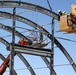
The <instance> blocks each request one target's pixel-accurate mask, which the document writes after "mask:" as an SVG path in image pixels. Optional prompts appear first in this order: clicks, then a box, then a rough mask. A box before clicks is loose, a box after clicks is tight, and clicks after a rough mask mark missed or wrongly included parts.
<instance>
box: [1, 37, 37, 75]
mask: <svg viewBox="0 0 76 75" xmlns="http://www.w3.org/2000/svg"><path fill="white" fill-rule="evenodd" d="M0 42H1V43H3V44H4V45H5V46H6V47H7V45H8V46H9V45H10V43H9V42H7V41H6V40H5V39H3V38H1V37H0ZM17 56H18V57H19V58H20V59H21V60H22V62H23V63H24V64H25V65H26V67H27V69H28V70H29V71H30V73H31V74H32V75H36V74H35V72H34V71H33V69H32V67H31V65H30V64H29V63H28V61H27V60H26V59H25V58H24V57H23V55H22V54H21V53H18V54H17ZM0 58H2V60H4V58H3V57H2V54H0ZM28 67H29V68H28Z"/></svg>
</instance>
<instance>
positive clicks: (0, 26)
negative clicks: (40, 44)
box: [0, 23, 57, 75]
mask: <svg viewBox="0 0 76 75" xmlns="http://www.w3.org/2000/svg"><path fill="white" fill-rule="evenodd" d="M0 28H2V29H4V30H6V31H8V32H12V30H13V29H12V28H11V27H9V26H6V25H4V24H2V23H0ZM15 33H16V35H17V36H18V37H20V38H21V37H25V36H24V35H23V34H21V36H20V35H18V34H19V32H18V31H15ZM1 41H3V44H5V45H6V46H7V45H8V46H9V43H8V42H7V41H6V40H4V39H2V38H1ZM5 42H6V43H5ZM18 56H22V55H20V54H18ZM21 58H22V59H24V58H23V56H22V57H20V59H21ZM41 58H42V59H43V60H44V62H45V63H46V65H47V67H48V68H49V69H50V65H49V64H50V63H49V61H48V60H47V58H45V57H41ZM23 62H24V63H26V64H27V65H28V66H29V64H28V62H27V61H26V59H25V60H24V61H23ZM47 62H48V63H47ZM30 67H31V66H30ZM29 69H30V68H29ZM30 71H32V68H31V69H30ZM33 73H34V72H33ZM53 75H57V74H56V72H55V71H54V70H53Z"/></svg>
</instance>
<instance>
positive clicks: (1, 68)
mask: <svg viewBox="0 0 76 75" xmlns="http://www.w3.org/2000/svg"><path fill="white" fill-rule="evenodd" d="M18 44H19V45H23V46H29V43H28V40H24V39H22V38H21V39H20V40H19V42H18ZM15 55H16V53H15V54H14V56H15ZM9 61H10V54H9V55H8V57H7V58H6V59H5V60H4V62H3V63H2V65H1V66H0V75H2V74H3V73H4V72H5V70H6V68H7V67H8V66H9V65H8V64H9Z"/></svg>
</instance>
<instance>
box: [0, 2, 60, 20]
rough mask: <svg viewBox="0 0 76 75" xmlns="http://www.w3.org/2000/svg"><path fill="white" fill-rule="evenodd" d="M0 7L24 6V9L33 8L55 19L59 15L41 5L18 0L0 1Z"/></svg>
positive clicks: (57, 18)
mask: <svg viewBox="0 0 76 75" xmlns="http://www.w3.org/2000/svg"><path fill="white" fill-rule="evenodd" d="M0 7H1V8H2V7H3V8H14V7H16V8H24V9H29V10H33V11H36V12H40V13H43V14H46V15H48V16H50V17H52V18H55V19H56V20H59V15H58V14H56V13H55V12H53V11H50V10H49V9H47V8H44V7H41V6H39V5H35V4H31V3H27V2H19V1H0Z"/></svg>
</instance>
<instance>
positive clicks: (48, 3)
mask: <svg viewBox="0 0 76 75" xmlns="http://www.w3.org/2000/svg"><path fill="white" fill-rule="evenodd" d="M47 3H48V6H49V8H50V10H51V11H52V7H51V5H50V3H49V0H47Z"/></svg>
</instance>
